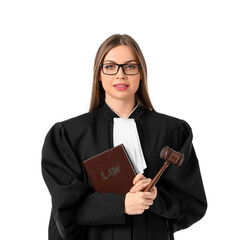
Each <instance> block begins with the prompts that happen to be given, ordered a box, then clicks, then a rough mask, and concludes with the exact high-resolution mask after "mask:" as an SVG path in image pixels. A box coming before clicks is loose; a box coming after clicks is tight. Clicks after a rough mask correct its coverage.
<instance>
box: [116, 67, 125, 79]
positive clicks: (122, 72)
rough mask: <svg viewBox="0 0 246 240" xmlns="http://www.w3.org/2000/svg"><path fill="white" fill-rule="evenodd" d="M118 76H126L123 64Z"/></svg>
mask: <svg viewBox="0 0 246 240" xmlns="http://www.w3.org/2000/svg"><path fill="white" fill-rule="evenodd" d="M116 75H117V76H118V77H124V78H125V76H126V75H125V73H124V71H123V66H120V68H119V71H118V72H117V74H116Z"/></svg>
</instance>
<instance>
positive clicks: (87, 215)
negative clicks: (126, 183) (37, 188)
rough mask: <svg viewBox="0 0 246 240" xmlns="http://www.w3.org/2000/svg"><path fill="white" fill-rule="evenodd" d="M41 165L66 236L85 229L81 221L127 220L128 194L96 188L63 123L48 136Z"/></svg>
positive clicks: (69, 239) (56, 217)
mask: <svg viewBox="0 0 246 240" xmlns="http://www.w3.org/2000/svg"><path fill="white" fill-rule="evenodd" d="M41 166H42V174H43V178H44V181H45V183H46V185H47V187H48V190H49V192H50V195H51V198H52V216H51V217H53V218H54V221H55V223H56V226H57V229H58V231H59V234H60V235H61V237H62V238H63V239H66V240H72V239H75V238H76V236H78V235H79V232H80V231H81V230H82V228H81V227H80V226H79V225H80V224H83V225H104V224H117V223H122V224H123V223H125V214H124V201H125V195H124V194H99V193H96V192H93V191H92V188H91V187H90V185H89V184H88V183H86V182H85V181H84V179H85V176H84V175H83V171H82V164H81V163H80V162H79V160H78V157H77V156H76V154H75V152H74V150H73V148H72V146H71V144H70V141H69V137H68V133H67V132H66V129H65V127H64V125H63V124H62V123H61V122H58V123H56V124H54V125H53V126H52V127H51V129H50V130H49V132H48V133H47V135H46V137H45V140H44V145H43V148H42V161H41Z"/></svg>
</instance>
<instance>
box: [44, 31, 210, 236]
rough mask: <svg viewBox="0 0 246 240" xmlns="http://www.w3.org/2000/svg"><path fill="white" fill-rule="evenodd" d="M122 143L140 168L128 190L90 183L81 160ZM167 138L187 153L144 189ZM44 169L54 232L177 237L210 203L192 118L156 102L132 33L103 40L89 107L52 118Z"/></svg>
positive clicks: (45, 145) (45, 149)
mask: <svg viewBox="0 0 246 240" xmlns="http://www.w3.org/2000/svg"><path fill="white" fill-rule="evenodd" d="M120 143H124V146H125V147H126V150H127V152H128V153H129V155H130V158H131V160H132V161H133V164H134V166H135V168H136V169H137V173H138V174H137V176H136V177H135V178H134V180H133V187H132V189H129V192H128V193H127V194H114V193H107V194H100V193H97V192H95V191H94V190H93V188H92V185H91V182H90V180H89V178H88V176H87V174H86V172H85V170H84V168H83V166H82V161H84V160H86V159H88V158H90V157H92V156H94V155H96V154H98V153H100V152H103V151H105V150H107V149H109V148H112V147H114V146H116V145H118V144H120ZM164 146H169V147H171V148H173V149H174V150H176V151H179V152H181V153H183V154H184V155H185V161H184V163H183V165H182V166H181V167H174V166H171V167H169V168H168V170H167V171H166V172H165V173H164V174H163V175H162V177H161V178H160V179H159V181H158V183H157V184H156V187H154V188H153V189H152V191H151V192H141V190H143V188H145V187H146V186H147V185H148V184H149V182H150V181H151V179H153V177H154V176H155V175H156V173H157V172H158V171H159V169H160V168H161V167H162V165H163V162H162V161H161V159H160V157H159V154H160V151H161V149H162V148H163V147H164ZM42 173H43V177H44V180H45V182H46V184H47V187H48V189H49V192H50V194H51V197H52V211H51V216H50V222H49V239H51V240H58V239H60V240H61V239H66V240H72V239H81V240H82V239H83V240H84V239H85V240H87V239H89V240H92V239H93V240H101V239H102V240H104V239H105V240H110V239H117V240H120V239H123V240H128V239H129V240H130V239H131V240H132V239H134V240H140V239H141V240H143V239H146V240H150V239H155V240H157V239H172V238H173V233H174V232H176V231H178V230H181V229H184V228H187V227H189V226H190V225H192V224H193V223H195V222H196V221H198V220H199V219H201V218H202V217H203V216H204V214H205V212H206V209H207V202H206V196H205V192H204V188H203V183H202V178H201V174H200V170H199V164H198V160H197V157H196V154H195V150H194V147H193V144H192V130H191V128H190V126H189V124H188V123H187V122H186V121H184V120H181V119H178V118H174V117H171V116H168V115H165V114H162V113H158V112H156V111H155V110H154V108H153V106H152V104H151V101H150V98H149V95H148V91H147V68H146V63H145V60H144V57H143V54H142V52H141V50H140V48H139V46H138V44H137V43H136V42H135V40H134V39H133V38H131V37H130V36H129V35H126V34H124V35H120V34H114V35H112V36H110V37H109V38H108V39H106V40H105V41H104V42H103V43H102V45H101V46H100V48H99V50H98V52H97V54H96V58H95V62H94V80H93V87H92V95H91V104H90V110H89V112H88V113H84V114H82V115H79V116H76V117H74V118H70V119H67V120H65V121H62V122H57V123H55V124H54V125H53V126H52V127H51V129H50V130H49V132H48V133H47V136H46V138H45V141H44V145H43V149H42Z"/></svg>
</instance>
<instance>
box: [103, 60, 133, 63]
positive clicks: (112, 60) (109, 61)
mask: <svg viewBox="0 0 246 240" xmlns="http://www.w3.org/2000/svg"><path fill="white" fill-rule="evenodd" d="M133 61H134V62H137V61H136V60H129V61H126V62H125V63H129V62H133ZM104 62H113V63H115V61H113V60H106V61H104Z"/></svg>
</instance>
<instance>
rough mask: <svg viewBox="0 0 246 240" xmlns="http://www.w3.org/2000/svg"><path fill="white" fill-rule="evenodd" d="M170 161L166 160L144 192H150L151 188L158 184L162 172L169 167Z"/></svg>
mask: <svg viewBox="0 0 246 240" xmlns="http://www.w3.org/2000/svg"><path fill="white" fill-rule="evenodd" d="M169 164H170V162H168V161H166V162H165V163H164V164H163V166H162V168H161V169H160V171H159V172H158V173H157V174H156V175H155V177H154V178H153V179H152V181H151V182H150V183H149V185H148V186H147V187H146V188H145V189H144V190H143V191H142V192H150V191H151V189H152V188H153V187H154V186H155V185H156V183H157V181H158V180H159V178H160V177H161V175H162V173H163V172H164V171H165V170H166V169H167V167H168V166H169Z"/></svg>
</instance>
